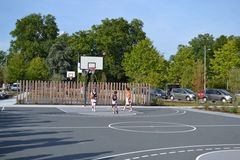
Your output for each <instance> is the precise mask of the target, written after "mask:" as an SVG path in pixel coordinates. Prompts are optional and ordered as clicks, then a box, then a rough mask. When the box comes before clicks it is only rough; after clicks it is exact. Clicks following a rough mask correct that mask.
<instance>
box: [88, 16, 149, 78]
mask: <svg viewBox="0 0 240 160" xmlns="http://www.w3.org/2000/svg"><path fill="white" fill-rule="evenodd" d="M142 27H143V22H141V21H140V20H137V19H134V20H132V22H131V23H128V22H127V21H126V20H124V19H123V18H118V19H111V20H110V19H104V20H103V21H102V24H101V25H98V26H93V27H92V30H93V32H94V33H96V34H95V37H96V39H95V40H96V43H95V45H96V46H97V47H98V48H97V50H98V51H100V52H105V53H106V55H105V57H104V72H105V73H106V76H107V79H108V80H109V81H126V77H125V73H124V70H123V68H122V66H121V63H122V60H123V55H124V52H130V51H131V49H132V46H133V45H134V44H137V43H138V42H139V41H141V40H143V39H145V38H146V36H145V33H144V32H143V30H142Z"/></svg>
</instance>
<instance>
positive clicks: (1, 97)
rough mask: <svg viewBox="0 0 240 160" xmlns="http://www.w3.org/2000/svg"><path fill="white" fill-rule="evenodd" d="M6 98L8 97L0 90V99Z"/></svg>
mask: <svg viewBox="0 0 240 160" xmlns="http://www.w3.org/2000/svg"><path fill="white" fill-rule="evenodd" d="M8 97H9V95H8V93H7V92H5V91H4V90H0V99H6V98H8Z"/></svg>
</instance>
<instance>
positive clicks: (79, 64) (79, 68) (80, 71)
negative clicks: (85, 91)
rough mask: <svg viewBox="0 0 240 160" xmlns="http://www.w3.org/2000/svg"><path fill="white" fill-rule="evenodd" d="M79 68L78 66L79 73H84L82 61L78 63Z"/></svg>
mask: <svg viewBox="0 0 240 160" xmlns="http://www.w3.org/2000/svg"><path fill="white" fill-rule="evenodd" d="M77 68H78V73H82V70H81V63H78V66H77Z"/></svg>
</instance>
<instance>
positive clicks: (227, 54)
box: [211, 39, 240, 86]
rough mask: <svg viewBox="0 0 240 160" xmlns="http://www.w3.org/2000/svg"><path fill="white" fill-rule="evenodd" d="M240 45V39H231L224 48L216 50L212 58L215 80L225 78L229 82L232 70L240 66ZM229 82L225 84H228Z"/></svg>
mask: <svg viewBox="0 0 240 160" xmlns="http://www.w3.org/2000/svg"><path fill="white" fill-rule="evenodd" d="M239 51H240V46H239V45H238V40H237V39H233V40H229V41H228V43H227V44H225V45H224V46H223V47H222V49H219V50H218V51H215V54H214V59H212V60H211V69H212V71H213V73H214V75H215V76H214V79H215V80H223V81H224V82H227V83H228V77H229V73H230V70H231V69H233V68H238V67H240V52H239ZM227 83H225V85H226V86H227Z"/></svg>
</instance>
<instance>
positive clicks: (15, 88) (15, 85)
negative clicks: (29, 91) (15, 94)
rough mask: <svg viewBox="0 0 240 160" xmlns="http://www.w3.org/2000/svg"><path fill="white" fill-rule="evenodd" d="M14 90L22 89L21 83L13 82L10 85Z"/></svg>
mask: <svg viewBox="0 0 240 160" xmlns="http://www.w3.org/2000/svg"><path fill="white" fill-rule="evenodd" d="M10 89H11V90H12V91H17V90H19V89H20V84H19V83H13V84H12V85H11V87H10Z"/></svg>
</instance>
